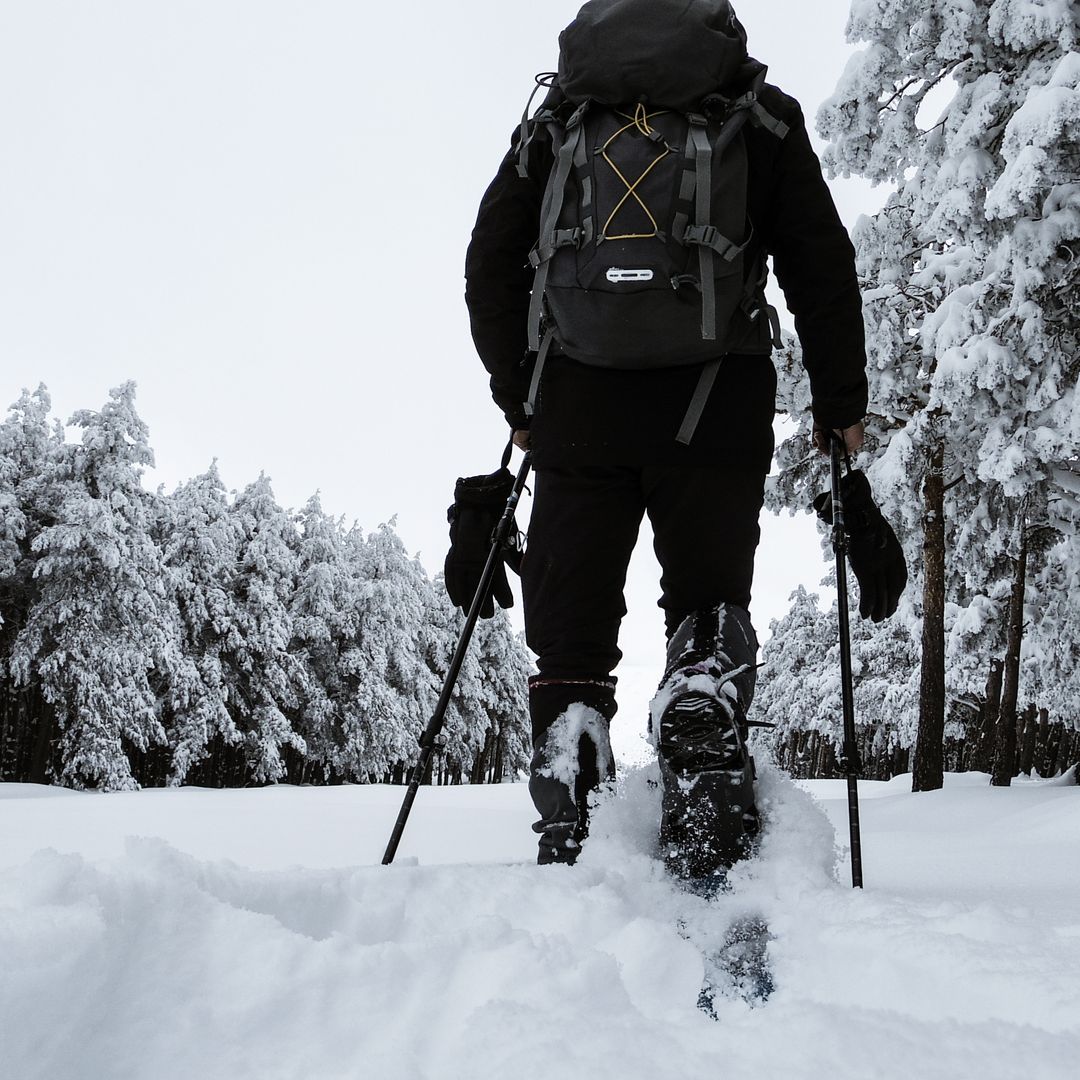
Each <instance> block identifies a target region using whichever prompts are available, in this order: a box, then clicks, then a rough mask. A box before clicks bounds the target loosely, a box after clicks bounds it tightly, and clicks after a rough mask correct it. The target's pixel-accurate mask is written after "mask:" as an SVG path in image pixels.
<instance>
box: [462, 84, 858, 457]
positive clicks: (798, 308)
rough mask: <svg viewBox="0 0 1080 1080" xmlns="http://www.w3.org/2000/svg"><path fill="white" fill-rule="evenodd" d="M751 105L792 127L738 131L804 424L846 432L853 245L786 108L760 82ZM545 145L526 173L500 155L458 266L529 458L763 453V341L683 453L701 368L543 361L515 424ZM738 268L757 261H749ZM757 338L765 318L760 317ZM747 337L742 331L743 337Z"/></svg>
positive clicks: (742, 359) (753, 340) (744, 353)
mask: <svg viewBox="0 0 1080 1080" xmlns="http://www.w3.org/2000/svg"><path fill="white" fill-rule="evenodd" d="M761 103H762V105H764V106H765V108H766V109H767V110H768V111H769V112H770V113H771V114H772V115H773V116H775V117H777V118H778V119H781V120H783V121H784V122H785V123H787V124H788V126H789V127H790V131H789V133H788V135H787V137H786V138H785V139H783V140H780V139H778V138H777V137H776V136H775V135H773V134H771V133H770V132H768V131H766V130H764V129H763V128H756V127H751V126H750V125H747V126H746V127H745V128H744V131H745V138H746V143H747V150H748V157H749V207H748V210H749V215H750V219H751V221H752V223H753V226H754V233H755V238H756V241H757V242H758V243H760V244H761V245H763V246H764V248H765V251H766V252H767V253H768V254H769V255H770V256H771V257H772V267H773V271H774V273H775V274H776V276H777V279H778V281H779V283H780V286H781V288H782V289H783V292H784V296H785V299H786V301H787V306H788V309H789V310H790V311H791V313H792V314H793V315H794V317H795V326H796V330H797V332H798V335H799V340H800V341H801V343H802V348H803V361H804V364H805V367H806V370H807V373H808V374H809V376H810V385H811V390H812V395H813V411H814V417H815V419H816V420H817V421H818V422H819V423H820V424H822V425H823V426H826V427H836V428H842V427H848V426H850V425H852V424H855V423H857V422H858V421H859V420H861V419H862V417H863V415H864V414H865V412H866V405H867V385H866V374H865V365H866V352H865V342H864V332H863V322H862V302H861V297H860V295H859V286H858V280H857V277H856V272H855V258H854V250H853V248H852V246H851V242H850V240H849V239H848V236H847V232H846V230H845V229H844V226H843V224H842V223H841V221H840V218H839V216H838V214H837V212H836V207H835V205H834V203H833V200H832V196H831V194H830V192H829V189H828V186H827V185H826V183H825V180H824V178H823V177H822V174H821V166H820V164H819V162H818V159H817V156H816V155H815V153H814V151H813V148H812V147H811V145H810V140H809V136H808V135H807V132H806V125H805V121H804V119H803V116H802V111H801V109H800V108H799V105H798V103H797V102H796V101H795V100H794V99H793V98H790V97H787V96H786V95H785V94H783V93H782V92H781V91H780V90H778V89H777V88H776V87H773V86H766V87H765V89H764V91H763V92H762V95H761ZM551 161H552V157H551V150H550V145H549V144H548V143H547V142H546V141H545V140H544V139H543V138H539V137H538V138H536V139H534V141H533V144H532V146H531V147H530V156H529V175H528V176H527V177H524V178H522V177H519V176H518V173H517V169H516V164H517V151H516V149H514V148H512V149H511V151H510V153H509V154H508V155H507V157H506V158H505V159H504V161H503V163H502V165H501V167H500V168H499V171H498V173H497V174H496V176H495V179H494V180H493V181H492V183H491V185H490V187H489V188H488V190H487V192H486V193H485V195H484V198H483V200H482V202H481V204H480V211H479V214H478V216H477V221H476V226H475V228H474V230H473V234H472V241H471V243H470V245H469V250H468V254H467V257H466V270H465V276H466V291H465V296H466V303H467V304H468V308H469V316H470V320H471V325H472V334H473V340H474V342H475V345H476V349H477V352H478V353H479V355H480V358H481V360H482V361H483V363H484V366H485V367H486V368H487V370H488V372H489V374H490V375H491V392H492V396H493V397H494V399H495V401H496V403H497V404H498V405H499V407H500V408H501V409H502V411H503V413H504V415H505V416H506V420H507V422H508V423H509V424H510V425H511V427H513V428H525V427H531V429H532V445H533V452H534V453H533V456H534V460H535V463H536V464H537V465H538V466H542V465H545V464H546V465H555V464H583V463H589V462H591V463H595V464H619V463H621V464H670V463H678V462H686V463H695V462H697V463H704V462H708V461H714V460H716V459H717V455H729V454H731V453H732V452H734V451H742V452H745V453H750V454H752V455H753V456H754V457H755V458H756V457H757V456H758V455H759V454H761V455H764V457H765V458H767V457H768V456H769V455H770V454H771V453H772V432H771V421H772V417H773V412H774V399H775V389H776V375H775V371H774V370H773V367H772V364H771V363H770V362H769V360H768V354H769V352H770V351H771V346H770V343H769V341H768V335H767V334H764V335H759V334H754V333H749V332H748V333H747V334H744V335H739V336H738V337H739V340H740V345H739V347H738V353H735V354H730V355H728V357H727V358H726V359H725V361H724V364H723V366H722V367H721V371H720V376H719V378H718V380H717V383H716V386H715V388H714V390H713V392H712V394H711V395H710V398H709V403H708V407H707V409H706V412H705V414H704V416H703V417H702V420H701V422H700V424H699V426H698V429H697V432H696V434H695V435H694V438H693V441H692V443H691V445H690V446H689V447H686V446H681V445H680V444H678V443H676V442H675V433H676V432H677V430H678V428H679V424H680V422H681V420H682V417H683V414H684V413H685V410H686V407H687V405H688V403H689V401H690V398H691V396H692V394H693V391H694V387H695V386H696V383H697V378H698V373H699V371H700V368H699V367H691V368H680V369H666V370H659V371H622V370H612V369H610V368H597V367H588V366H586V365H584V364H579V363H577V362H575V361H573V360H572V359H570V358H569V357H565V356H556V357H553V358H551V359H550V360H549V362H548V366H547V368H546V369H545V371H544V374H543V380H542V383H541V391H540V399H539V403H538V408H537V412H536V415H535V416H534V417H533V418H532V422H531V424H530V421H529V419H528V418H527V417H526V416H525V412H524V408H523V404H522V403H523V402H524V400H525V398H526V396H527V391H528V384H529V378H530V375H531V367H532V359H533V358H532V356H531V354H528V353H527V313H528V306H529V297H530V291H531V287H532V278H533V273H532V270H531V268H530V267H529V265H528V254H529V251H530V249H531V248H532V246H533V244H534V243H535V242H536V238H537V234H538V232H539V217H540V202H541V198H542V195H543V189H544V185H545V183H546V179H547V174H548V171H549V169H550V167H551ZM748 255H749V256H750V257H748V259H747V265H748V266H752V265H753V264H754V262H755V260H754V258H753V257H752V253H748ZM758 321H759V322H760V323H762V329H764V322H765V320H764V319H760V320H758ZM748 331H749V328H748Z"/></svg>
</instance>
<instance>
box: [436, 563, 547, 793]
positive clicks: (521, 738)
mask: <svg viewBox="0 0 1080 1080" xmlns="http://www.w3.org/2000/svg"><path fill="white" fill-rule="evenodd" d="M435 588H436V590H437V591H439V592H442V591H443V587H442V582H441V580H438V579H437V580H436V582H435ZM478 631H479V633H478V640H477V641H476V651H477V659H478V663H479V666H480V670H481V672H482V673H483V682H482V684H481V685H482V693H481V695H480V705H481V708H482V710H483V716H484V717H485V720H486V722H482V724H481V728H480V729H478V731H477V732H476V733H474V735H475V734H479V735H480V736H481V737H482V740H483V741H482V745H481V747H480V753H479V754H478V755H477V757H476V760H475V762H474V765H473V775H472V782H473V783H474V784H482V783H485V782H486V783H499V782H500V781H501V780H503V779H504V778H507V777H509V778H512V777H514V776H515V775H516V774H517V773H518V772H519V771H520V770H522V769H525V768H527V767H528V764H529V758H530V757H531V756H532V731H531V727H530V722H529V691H528V680H529V676H530V675H531V674H532V673H533V672H534V671H535V667H534V665H533V661H532V655H531V654H530V652H529V650H528V647H527V646H526V645H525V641H524V638H523V637H522V636H521V635H519V634H515V633H514V630H513V627H512V626H511V625H510V620H509V619H508V618H507V616H506V613H505V612H504V611H501V610H500V611H496V613H495V618H493V619H488V620H485V621H484V622H482V623H481V624H480V626H479V627H478Z"/></svg>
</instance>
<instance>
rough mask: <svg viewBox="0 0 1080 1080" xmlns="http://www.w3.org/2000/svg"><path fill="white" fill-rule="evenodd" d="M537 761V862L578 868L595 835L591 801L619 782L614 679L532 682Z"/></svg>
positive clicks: (533, 779)
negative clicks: (612, 733)
mask: <svg viewBox="0 0 1080 1080" xmlns="http://www.w3.org/2000/svg"><path fill="white" fill-rule="evenodd" d="M529 714H530V716H531V718H532V730H533V758H532V769H531V776H530V779H529V794H530V795H531V796H532V800H533V803H534V805H535V806H536V809H537V811H539V813H540V820H539V821H538V822H536V824H535V825H533V829H534V830H535V831H536V832H538V833H540V845H539V847H540V850H539V853H538V855H537V858H536V861H537V862H538V863H540V865H544V864H546V863H570V864H572V863H573V862H574V861H575V860H576V859H577V857H578V854H579V852H580V851H581V845H582V843H584V841H585V837H586V836H588V834H589V795H590V794H591V793H592V792H593V791H595V790H596V789H597V788H598V787H599V786H600V784H601V782H602V781H604V780H613V779H614V778H615V759H614V758H613V757H612V754H611V740H610V737H609V735H608V725H609V724H610V722H611V718H612V717H613V716H614V715H615V683H614V680H612V679H608V678H596V679H588V678H577V679H557V678H548V677H545V676H542V675H536V676H534V677H533V678H532V679H530V680H529Z"/></svg>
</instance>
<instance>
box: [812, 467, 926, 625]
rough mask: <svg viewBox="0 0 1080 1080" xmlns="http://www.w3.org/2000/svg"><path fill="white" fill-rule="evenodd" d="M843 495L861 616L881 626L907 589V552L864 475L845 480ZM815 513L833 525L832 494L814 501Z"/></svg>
mask: <svg viewBox="0 0 1080 1080" xmlns="http://www.w3.org/2000/svg"><path fill="white" fill-rule="evenodd" d="M840 494H841V496H842V497H843V500H844V532H845V533H846V534H847V538H848V561H849V562H850V563H851V570H852V572H853V573H854V574H855V578H856V580H857V581H858V582H859V614H860V615H861V616H862V617H863V618H864V619H866V618H869V619H872V620H873V621H874V622H876V623H877V622H881V621H882V620H883V619H887V618H888V617H889V616H890V615H892V614H893V612H895V611H896V606H897V604H899V603H900V595H901V594H902V593H903V591H904V587H905V586H906V585H907V565H906V564H905V563H904V550H903V548H901V547H900V541H899V540H897V539H896V533H894V532H893V530H892V526H891V525H890V524H889V523H888V522H887V521H886V520H885V519H884V518H883V517H882V516H881V511H880V510H879V509H878V508H877V505H876V504H875V503H874V496H873V494H872V493H871V491H870V481H869V480H867V479H866V474H865V473H864V472H862V471H861V470H859V469H853V470H852V471H851V472H849V473H848V474H847V475H846V476H842V477H841V478H840ZM814 509H815V510H816V511H817V516H818V517H819V518H821V520H822V521H824V522H825V524H826V525H832V523H833V513H832V492H831V491H823V492H822V493H821V494H820V495H819V496H818V497H817V498H816V499H815V500H814Z"/></svg>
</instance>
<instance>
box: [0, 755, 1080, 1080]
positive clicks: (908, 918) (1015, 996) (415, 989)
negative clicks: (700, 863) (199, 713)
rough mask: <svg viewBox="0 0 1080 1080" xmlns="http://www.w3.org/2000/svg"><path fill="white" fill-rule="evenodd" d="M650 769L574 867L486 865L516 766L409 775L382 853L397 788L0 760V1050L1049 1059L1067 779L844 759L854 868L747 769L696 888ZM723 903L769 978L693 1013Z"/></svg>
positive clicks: (999, 1070)
mask: <svg viewBox="0 0 1080 1080" xmlns="http://www.w3.org/2000/svg"><path fill="white" fill-rule="evenodd" d="M653 778H654V770H652V769H650V768H645V769H640V770H637V771H634V772H631V773H630V774H629V775H628V776H627V777H626V779H625V780H624V781H623V782H622V783H621V784H620V787H619V790H618V792H617V793H614V794H611V795H608V796H607V797H605V798H604V799H603V800H602V802H601V805H600V806H599V807H598V809H597V812H596V815H595V826H594V832H593V836H592V838H591V839H590V842H589V845H588V846H587V848H586V849H585V852H584V854H583V856H582V859H581V861H580V862H579V864H578V865H577V866H576V867H574V868H565V867H544V868H539V867H536V866H533V865H529V864H519V865H499V863H507V862H510V863H514V862H517V861H519V860H523V859H528V858H529V856H530V853H531V848H532V843H533V836H532V834H531V832H530V831H529V829H528V825H529V822H530V821H531V820H532V813H531V807H530V806H529V802H528V794H527V791H526V789H525V788H524V786H521V785H513V786H503V787H496V788H483V789H478V788H457V789H437V790H429V789H424V790H423V791H422V792H421V794H420V797H419V799H418V801H417V808H416V812H415V814H414V819H413V821H412V822H411V823H410V826H409V830H408V831H407V832H406V834H405V840H404V842H403V845H402V856H403V863H402V864H401V865H395V866H393V867H389V868H386V867H381V866H378V865H377V863H378V859H379V854H380V853H381V847H382V843H383V842H384V841H385V837H386V835H387V833H388V830H389V827H390V825H391V823H392V821H393V818H394V815H395V814H396V810H397V804H398V801H399V799H400V789H386V788H361V787H351V788H336V789H314V788H304V789H295V788H276V789H266V790H261V791H232V792H210V791H201V790H181V791H171V792H140V793H134V794H119V795H109V796H98V795H73V794H70V793H65V792H57V791H54V790H51V789H41V788H31V787H26V786H20V785H0V1060H2V1061H3V1068H2V1072H3V1075H4V1076H5V1077H12V1078H18V1080H38V1078H40V1080H45V1078H48V1080H53V1078H59V1077H63V1078H65V1080H69V1078H74V1080H82V1078H86V1080H99V1078H100V1080H128V1078H142V1077H146V1078H147V1080H173V1078H176V1080H180V1078H184V1080H189V1078H190V1077H191V1076H192V1075H198V1076H200V1077H201V1078H218V1077H221V1078H222V1080H225V1078H229V1080H239V1078H244V1077H252V1078H254V1077H258V1078H260V1080H271V1078H294V1077H295V1078H297V1080H300V1078H302V1080H335V1078H338V1077H341V1078H345V1077H348V1078H350V1080H354V1078H357V1077H379V1078H380V1080H382V1078H389V1080H398V1078H400V1080H412V1078H438V1080H442V1078H448V1080H449V1078H453V1080H456V1078H459V1077H460V1078H466V1077H469V1078H475V1077H481V1076H504V1075H505V1076H509V1075H513V1076H515V1077H521V1078H532V1077H536V1078H541V1077H542V1078H544V1080H549V1078H550V1077H551V1076H553V1075H555V1076H562V1077H566V1078H568V1080H576V1078H578V1077H581V1078H584V1077H592V1076H617V1077H619V1078H620V1080H638V1078H646V1077H648V1078H649V1080H654V1078H660V1077H672V1078H680V1080H681V1078H683V1077H690V1076H694V1077H696V1076H718V1077H720V1076H722V1077H723V1078H724V1080H742V1078H746V1080H751V1078H752V1080H766V1078H771V1077H784V1078H785V1080H789V1078H802V1077H805V1078H808V1080H809V1078H819V1077H820V1078H824V1077H829V1078H830V1080H833V1078H845V1077H850V1078H852V1080H855V1078H858V1080H870V1078H878V1077H880V1078H892V1077H896V1078H900V1077H904V1078H909V1077H912V1076H918V1077H920V1078H923V1080H933V1078H937V1077H941V1078H946V1077H947V1078H948V1080H957V1078H959V1077H974V1076H978V1077H979V1078H980V1080H991V1078H996V1077H1002V1078H1004V1077H1015V1076H1017V1075H1026V1076H1032V1077H1037V1078H1039V1080H1043V1078H1046V1080H1051V1078H1053V1080H1056V1078H1058V1077H1061V1078H1064V1077H1066V1076H1072V1075H1073V1074H1074V1073H1073V1070H1074V1068H1075V1063H1076V1060H1077V1058H1078V1056H1080V911H1078V908H1077V902H1076V897H1077V895H1080V865H1078V860H1077V859H1076V851H1077V850H1080V788H1076V787H1060V786H1052V785H1050V784H1044V783H1017V784H1016V785H1015V786H1014V787H1013V788H1012V789H1007V790H1006V789H990V788H988V787H986V783H985V777H978V776H970V775H969V776H964V777H949V778H948V781H949V782H948V786H947V788H946V790H944V791H942V792H936V793H933V794H930V795H920V796H913V795H911V794H909V793H908V792H907V790H906V789H907V785H908V780H907V778H900V779H898V780H897V781H894V782H893V783H891V784H866V785H862V787H863V789H864V804H863V829H864V843H865V849H866V879H867V883H868V887H867V889H866V890H864V891H862V892H855V891H853V890H851V889H850V888H848V887H847V885H846V883H847V881H848V880H849V878H848V877H847V871H846V868H845V867H844V865H843V853H842V852H841V853H840V855H839V860H838V856H837V852H836V851H835V850H834V843H835V841H834V828H833V826H834V825H835V826H836V833H835V835H838V836H846V832H845V831H843V828H844V820H845V819H844V813H845V806H844V801H843V784H842V783H836V784H833V783H831V782H822V783H815V784H809V785H804V787H806V788H808V789H810V790H812V791H813V792H814V793H815V795H817V796H819V797H818V798H817V799H815V798H814V797H812V796H811V795H810V794H808V793H807V791H804V790H801V789H800V788H799V787H797V786H795V785H793V784H791V783H790V782H788V781H787V780H786V779H784V778H782V777H781V776H779V775H777V774H776V773H774V772H771V771H768V770H763V776H762V782H761V786H762V795H763V803H764V809H765V812H766V814H767V827H766V831H765V836H764V840H763V842H762V847H761V854H760V857H759V859H758V860H756V862H755V863H754V864H752V865H747V866H745V867H740V868H739V869H738V870H737V871H736V872H735V873H733V875H732V879H731V881H732V889H731V891H730V892H728V893H725V894H723V895H722V896H720V897H717V898H716V899H714V900H711V901H706V900H703V899H701V898H699V897H695V896H691V895H688V894H686V893H683V892H681V891H680V890H678V889H677V888H675V887H673V885H672V884H671V883H670V882H669V881H668V880H667V879H666V878H665V876H664V874H663V872H662V870H661V867H660V864H659V863H658V862H657V861H656V860H655V859H654V858H653V857H652V855H651V847H652V841H653V827H654V823H655V821H656V820H657V814H658V801H659V794H658V791H657V790H656V788H655V787H654V786H652V784H651V783H650V781H651V780H652V779H653ZM31 795H34V796H39V797H35V798H29V797H20V796H31ZM417 858H418V860H419V865H410V864H409V862H410V860H414V859H417ZM470 860H471V861H472V865H468V866H465V865H455V863H458V864H459V863H463V862H466V861H470ZM478 860H490V862H489V864H487V865H485V864H483V863H482V862H478ZM439 861H442V862H444V863H445V865H435V863H436V862H439ZM838 861H839V864H840V865H839V867H837V862H838ZM363 862H366V863H367V864H368V865H358V864H359V863H363ZM750 913H760V914H761V915H762V916H763V917H764V918H765V919H766V920H767V921H768V925H769V928H770V932H771V934H772V940H771V941H770V943H769V962H770V966H771V969H772V972H773V976H774V979H775V984H776V988H775V991H774V993H773V995H772V997H771V998H770V999H769V1001H768V1003H767V1004H765V1005H763V1006H759V1007H757V1008H751V1007H750V1006H749V1005H747V1004H746V1003H745V1002H743V1001H741V1000H739V999H738V998H737V997H725V996H722V995H721V996H718V997H717V998H716V1002H715V1009H716V1013H717V1021H718V1022H713V1021H712V1020H710V1019H709V1018H708V1017H707V1016H706V1015H704V1014H703V1013H702V1012H701V1011H700V1010H699V1009H698V1008H697V998H698V993H699V990H700V987H701V981H702V975H703V970H704V968H703V960H702V951H701V950H702V949H703V948H705V947H707V946H708V944H709V943H710V942H713V943H715V942H718V941H720V940H722V937H723V934H724V932H725V930H726V928H727V927H728V926H729V925H730V924H731V922H732V920H734V919H736V918H739V917H742V916H745V915H747V914H750ZM680 925H684V926H685V927H686V928H688V930H689V936H690V937H691V938H692V940H689V941H688V940H685V939H684V938H683V937H682V936H680V933H679V926H680Z"/></svg>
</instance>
